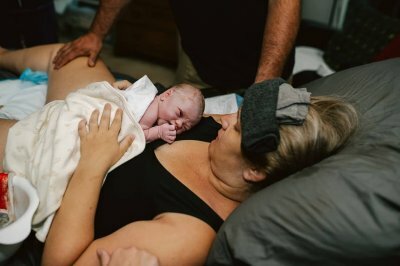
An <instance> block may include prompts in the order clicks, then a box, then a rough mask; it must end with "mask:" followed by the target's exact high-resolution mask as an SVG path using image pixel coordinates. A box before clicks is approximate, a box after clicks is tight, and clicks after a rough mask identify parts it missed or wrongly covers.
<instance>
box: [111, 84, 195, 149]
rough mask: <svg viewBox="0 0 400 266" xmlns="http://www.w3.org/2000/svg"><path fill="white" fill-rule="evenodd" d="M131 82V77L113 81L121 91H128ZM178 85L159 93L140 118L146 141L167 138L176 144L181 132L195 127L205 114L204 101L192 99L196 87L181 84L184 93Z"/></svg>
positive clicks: (169, 141)
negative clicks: (177, 136) (202, 112)
mask: <svg viewBox="0 0 400 266" xmlns="http://www.w3.org/2000/svg"><path fill="white" fill-rule="evenodd" d="M130 85H132V84H131V83H130V82H129V81H127V80H122V81H117V82H115V83H114V84H113V86H114V87H115V88H117V89H120V90H125V89H127V88H128V87H129V86H130ZM177 86H178V85H177ZM177 86H173V87H171V88H170V89H168V90H167V91H165V92H163V93H162V94H160V95H157V96H156V97H155V98H154V100H153V101H152V102H151V103H150V105H149V107H148V108H147V109H146V112H145V113H144V114H143V117H142V118H141V119H140V121H139V124H140V126H141V127H142V129H143V131H144V135H145V138H146V142H152V141H154V140H156V139H163V140H164V141H166V142H167V143H172V142H174V141H175V138H176V135H177V134H180V133H182V132H184V131H187V130H189V129H190V128H192V127H193V126H194V125H195V124H196V123H197V121H198V119H197V118H198V117H199V116H201V114H200V113H199V110H200V105H201V103H200V102H196V101H194V100H193V101H192V100H191V94H192V92H193V90H196V89H195V88H194V87H193V86H191V85H189V84H180V85H179V86H180V87H181V88H182V89H181V90H180V92H181V93H177V89H178V88H177Z"/></svg>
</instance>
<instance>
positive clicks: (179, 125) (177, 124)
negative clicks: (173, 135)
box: [175, 120, 182, 129]
mask: <svg viewBox="0 0 400 266" xmlns="http://www.w3.org/2000/svg"><path fill="white" fill-rule="evenodd" d="M181 127H182V121H181V120H175V128H176V129H178V128H181Z"/></svg>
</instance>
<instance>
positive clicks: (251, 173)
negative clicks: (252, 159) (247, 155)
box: [243, 167, 267, 182]
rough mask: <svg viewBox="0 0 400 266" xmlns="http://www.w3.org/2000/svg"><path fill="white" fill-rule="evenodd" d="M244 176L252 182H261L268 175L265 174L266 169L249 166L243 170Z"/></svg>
mask: <svg viewBox="0 0 400 266" xmlns="http://www.w3.org/2000/svg"><path fill="white" fill-rule="evenodd" d="M243 177H244V179H245V180H247V181H250V182H259V181H261V180H264V179H265V178H266V177H267V175H266V174H265V172H264V171H260V170H258V169H256V168H250V167H248V168H246V169H244V170H243Z"/></svg>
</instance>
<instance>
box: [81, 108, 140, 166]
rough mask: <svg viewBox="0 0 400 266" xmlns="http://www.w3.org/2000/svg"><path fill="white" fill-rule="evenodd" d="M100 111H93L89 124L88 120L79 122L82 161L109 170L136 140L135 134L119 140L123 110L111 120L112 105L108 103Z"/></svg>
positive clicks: (117, 112) (116, 113)
mask: <svg viewBox="0 0 400 266" xmlns="http://www.w3.org/2000/svg"><path fill="white" fill-rule="evenodd" d="M98 120H99V111H98V110H95V111H93V113H92V115H91V116H90V119H89V124H88V126H87V124H86V121H85V120H82V121H81V122H80V123H79V127H78V132H79V137H80V140H81V159H80V163H81V164H84V165H87V166H93V165H96V166H97V167H99V168H100V169H102V170H104V171H105V172H107V171H108V170H109V168H110V167H111V166H112V165H113V164H115V163H116V162H117V161H118V160H119V159H120V158H121V157H122V156H123V155H124V154H125V152H126V151H127V150H128V148H129V146H130V145H131V144H132V142H133V140H134V136H132V135H131V136H126V137H125V138H124V139H123V140H122V141H121V142H118V134H119V132H120V129H121V122H122V110H121V109H118V110H117V111H116V112H115V116H114V119H113V120H112V121H111V124H110V120H111V105H110V104H106V105H105V106H104V109H103V114H102V115H101V118H100V122H98Z"/></svg>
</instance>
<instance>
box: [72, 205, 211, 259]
mask: <svg viewBox="0 0 400 266" xmlns="http://www.w3.org/2000/svg"><path fill="white" fill-rule="evenodd" d="M215 235H216V234H215V231H214V230H213V229H212V228H211V227H210V226H209V225H207V224H206V223H204V222H203V221H201V220H199V219H197V218H195V217H192V216H189V215H185V214H179V213H165V214H161V215H159V216H157V217H156V218H154V219H153V220H150V221H138V222H133V223H130V224H128V225H126V226H124V227H122V228H121V229H119V230H117V231H116V232H114V233H112V234H111V235H108V236H106V237H103V238H100V239H96V240H95V241H93V242H92V243H91V244H90V246H89V247H88V248H87V249H86V250H85V251H84V253H83V254H82V255H81V256H80V257H79V258H78V260H77V261H75V265H77V266H78V265H85V266H86V265H97V264H98V257H97V250H98V249H103V250H106V251H107V252H109V253H112V252H114V250H116V249H118V248H126V247H131V246H135V247H136V248H139V249H142V250H145V251H147V252H149V253H151V254H153V255H154V256H156V257H157V258H158V260H159V263H160V265H164V266H165V265H204V263H205V260H206V258H207V254H208V251H209V249H210V247H211V244H212V242H213V240H214V239H215Z"/></svg>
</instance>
